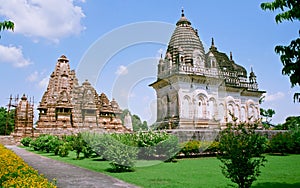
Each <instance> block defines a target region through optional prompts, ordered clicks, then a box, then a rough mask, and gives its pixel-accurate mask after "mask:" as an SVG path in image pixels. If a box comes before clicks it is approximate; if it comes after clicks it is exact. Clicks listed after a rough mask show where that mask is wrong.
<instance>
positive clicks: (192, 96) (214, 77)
mask: <svg viewBox="0 0 300 188" xmlns="http://www.w3.org/2000/svg"><path fill="white" fill-rule="evenodd" d="M150 86H151V87H153V88H154V89H155V91H156V95H157V121H156V126H157V127H158V128H171V129H175V128H179V129H198V128H220V127H222V126H224V125H226V123H228V122H233V121H236V122H254V121H257V120H258V119H259V99H260V97H261V95H262V94H263V93H264V91H260V90H259V89H258V84H257V81H256V76H255V74H254V72H253V70H252V68H251V72H250V74H249V77H248V74H247V71H246V69H245V68H244V67H242V66H240V65H238V64H236V63H235V61H234V59H233V55H232V53H231V52H230V55H229V57H228V55H226V54H225V53H223V52H220V51H218V49H217V47H216V46H215V41H214V39H212V41H211V46H210V48H209V49H208V52H205V50H204V47H203V44H202V42H201V40H200V38H199V35H198V31H197V30H196V29H194V28H193V27H192V26H191V22H190V21H189V20H188V19H187V18H186V17H185V15H184V11H183V10H182V14H181V17H180V19H179V20H178V21H177V23H176V28H175V30H174V32H173V34H172V36H171V39H170V41H169V44H168V48H167V51H166V54H165V56H164V57H161V59H160V60H159V62H158V72H157V80H156V81H155V82H154V83H152V84H150Z"/></svg>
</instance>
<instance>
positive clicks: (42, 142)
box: [30, 134, 60, 153]
mask: <svg viewBox="0 0 300 188" xmlns="http://www.w3.org/2000/svg"><path fill="white" fill-rule="evenodd" d="M59 145H60V141H59V138H58V137H57V136H53V135H49V134H45V135H40V136H39V137H38V138H36V139H35V140H32V141H31V142H30V147H32V148H33V149H34V150H35V151H46V152H47V153H49V152H54V151H55V150H56V148H57V147H58V146H59Z"/></svg>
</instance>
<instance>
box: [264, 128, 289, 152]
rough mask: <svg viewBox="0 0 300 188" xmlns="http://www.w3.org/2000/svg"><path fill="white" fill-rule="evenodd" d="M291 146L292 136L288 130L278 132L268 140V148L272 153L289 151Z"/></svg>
mask: <svg viewBox="0 0 300 188" xmlns="http://www.w3.org/2000/svg"><path fill="white" fill-rule="evenodd" d="M292 147H293V140H292V136H291V134H290V133H289V132H285V133H278V134H276V135H274V136H273V137H272V138H271V140H270V141H269V148H270V149H269V150H270V151H271V152H272V153H281V154H282V155H284V154H286V153H290V152H291V151H292Z"/></svg>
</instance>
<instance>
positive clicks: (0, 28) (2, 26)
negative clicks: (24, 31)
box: [0, 21, 15, 38]
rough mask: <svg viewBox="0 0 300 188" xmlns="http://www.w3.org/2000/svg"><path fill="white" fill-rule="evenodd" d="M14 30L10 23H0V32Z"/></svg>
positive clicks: (12, 23)
mask: <svg viewBox="0 0 300 188" xmlns="http://www.w3.org/2000/svg"><path fill="white" fill-rule="evenodd" d="M14 28H15V24H14V22H12V21H3V22H0V31H3V30H12V31H13V30H14ZM0 38H1V35H0Z"/></svg>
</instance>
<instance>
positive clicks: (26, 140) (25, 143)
mask: <svg viewBox="0 0 300 188" xmlns="http://www.w3.org/2000/svg"><path fill="white" fill-rule="evenodd" d="M31 141H32V138H31V137H25V138H22V139H21V144H23V146H25V147H29V145H30V143H31Z"/></svg>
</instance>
